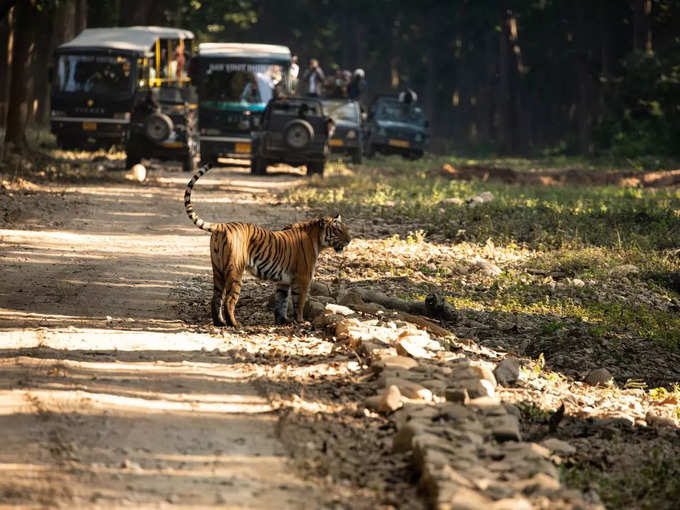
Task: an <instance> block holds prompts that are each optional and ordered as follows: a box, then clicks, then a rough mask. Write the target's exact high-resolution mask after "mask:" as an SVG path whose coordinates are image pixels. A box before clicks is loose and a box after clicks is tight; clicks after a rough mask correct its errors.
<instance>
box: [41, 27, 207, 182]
mask: <svg viewBox="0 0 680 510" xmlns="http://www.w3.org/2000/svg"><path fill="white" fill-rule="evenodd" d="M193 38H194V36H193V34H192V33H191V32H190V31H188V30H183V29H177V28H166V27H141V26H138V27H121V28H91V29H86V30H83V31H82V32H81V33H80V34H79V35H78V36H77V37H76V38H75V39H73V40H72V41H70V42H67V43H65V44H62V45H61V46H59V48H57V52H56V66H55V68H54V69H53V72H52V73H51V75H52V98H51V99H52V109H51V116H50V124H51V129H52V132H53V133H54V134H55V135H56V137H57V144H58V145H59V146H60V147H61V148H64V149H73V148H79V147H89V146H107V145H113V144H125V147H126V153H127V160H126V164H127V166H128V167H130V166H132V165H134V164H135V163H138V162H140V161H141V159H142V158H144V157H156V158H159V159H163V160H179V161H181V162H182V165H183V167H184V169H185V170H187V171H189V170H193V169H194V168H195V165H196V160H197V159H198V154H199V150H198V133H197V125H196V122H197V121H196V111H195V110H196V101H195V99H194V96H195V94H194V92H193V89H192V87H190V80H189V78H188V76H187V69H186V62H187V60H188V58H189V57H190V55H191V45H192V40H193Z"/></svg>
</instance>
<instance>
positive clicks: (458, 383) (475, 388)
mask: <svg viewBox="0 0 680 510" xmlns="http://www.w3.org/2000/svg"><path fill="white" fill-rule="evenodd" d="M451 384H452V387H451V389H453V388H455V389H462V390H466V391H467V394H468V395H469V396H470V398H478V397H493V396H494V395H495V394H496V393H495V391H494V387H493V385H492V384H491V383H490V382H489V381H487V380H486V379H479V378H476V377H475V378H469V379H459V380H454V381H452V383H451ZM447 392H448V389H447ZM447 400H448V399H447Z"/></svg>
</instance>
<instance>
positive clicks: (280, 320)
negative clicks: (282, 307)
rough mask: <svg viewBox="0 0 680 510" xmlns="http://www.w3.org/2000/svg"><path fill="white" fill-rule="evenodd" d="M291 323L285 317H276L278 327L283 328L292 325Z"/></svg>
mask: <svg viewBox="0 0 680 510" xmlns="http://www.w3.org/2000/svg"><path fill="white" fill-rule="evenodd" d="M291 322H293V321H291V320H290V319H289V318H288V317H284V316H283V315H274V324H276V325H277V326H283V325H284V324H290V323H291Z"/></svg>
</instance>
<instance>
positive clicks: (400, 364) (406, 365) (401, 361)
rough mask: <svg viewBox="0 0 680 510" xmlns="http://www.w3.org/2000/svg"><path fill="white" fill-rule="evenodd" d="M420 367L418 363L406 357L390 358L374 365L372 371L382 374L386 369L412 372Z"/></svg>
mask: <svg viewBox="0 0 680 510" xmlns="http://www.w3.org/2000/svg"><path fill="white" fill-rule="evenodd" d="M417 366H418V362H417V361H416V360H414V359H413V358H408V357H406V356H388V357H385V358H382V359H381V360H380V361H378V362H376V363H373V364H372V365H371V369H372V370H373V371H374V372H377V373H379V372H382V371H383V370H384V369H386V368H396V369H401V370H411V369H412V368H415V367H417Z"/></svg>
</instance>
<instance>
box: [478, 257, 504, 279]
mask: <svg viewBox="0 0 680 510" xmlns="http://www.w3.org/2000/svg"><path fill="white" fill-rule="evenodd" d="M470 269H471V270H472V271H479V272H481V273H483V274H485V275H487V276H499V275H500V274H501V273H503V270H502V269H501V268H500V267H498V266H497V265H496V264H494V263H492V262H489V261H488V260H483V259H479V260H476V261H475V262H474V263H473V264H472V266H471V267H470Z"/></svg>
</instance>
